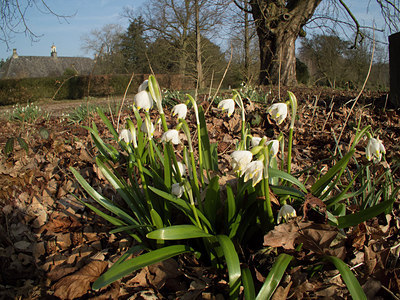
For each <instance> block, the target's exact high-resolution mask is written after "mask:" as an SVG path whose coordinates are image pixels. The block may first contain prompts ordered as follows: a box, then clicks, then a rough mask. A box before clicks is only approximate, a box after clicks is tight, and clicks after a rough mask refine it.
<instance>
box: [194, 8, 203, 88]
mask: <svg viewBox="0 0 400 300" xmlns="http://www.w3.org/2000/svg"><path fill="white" fill-rule="evenodd" d="M194 5H195V21H196V70H197V82H198V87H199V88H200V89H202V88H204V75H203V65H202V62H201V32H200V17H199V10H200V7H199V1H198V0H195V1H194Z"/></svg>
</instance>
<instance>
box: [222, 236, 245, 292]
mask: <svg viewBox="0 0 400 300" xmlns="http://www.w3.org/2000/svg"><path fill="white" fill-rule="evenodd" d="M217 239H218V242H219V244H220V245H221V248H222V252H223V253H224V257H225V261H226V266H227V268H228V275H229V297H230V298H231V299H238V296H239V287H240V276H241V270H240V261H239V256H238V254H237V252H236V249H235V246H234V245H233V243H232V241H231V239H230V238H229V237H227V236H226V235H217Z"/></svg>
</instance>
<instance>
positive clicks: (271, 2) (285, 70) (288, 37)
mask: <svg viewBox="0 0 400 300" xmlns="http://www.w3.org/2000/svg"><path fill="white" fill-rule="evenodd" d="M233 1H234V3H235V4H236V5H237V6H238V7H239V8H240V9H242V10H245V11H248V12H249V13H251V14H252V15H253V19H254V22H255V25H256V28H257V35H258V40H259V48H260V72H259V83H260V84H269V83H273V84H275V83H278V81H279V80H280V81H281V83H283V84H285V85H294V84H296V57H295V42H296V39H297V37H299V36H303V35H305V30H304V26H306V25H307V24H308V23H309V22H311V21H315V22H318V21H321V20H328V22H332V24H331V26H330V27H331V28H333V27H334V26H335V25H337V24H340V25H343V26H347V27H350V28H351V29H354V32H355V39H354V45H356V44H357V43H358V42H359V41H360V39H361V38H362V32H361V29H362V27H361V26H360V24H359V22H358V20H357V19H356V18H355V16H354V14H353V13H352V12H351V10H350V8H349V7H348V6H347V4H346V1H345V0H324V1H322V0H302V1H299V0H286V1H283V0H279V1H278V0H248V4H249V6H250V9H246V8H245V7H244V6H243V5H242V4H241V3H240V1H238V0H233ZM376 1H377V3H378V5H379V6H380V8H381V12H382V15H383V17H384V18H385V20H386V24H387V25H388V27H389V29H390V30H391V31H398V30H399V24H400V22H399V21H400V1H398V0H395V1H390V0H376ZM321 3H324V4H325V7H326V12H327V13H326V14H323V15H315V18H313V17H314V14H315V12H316V9H317V7H318V6H319V5H320V4H321Z"/></svg>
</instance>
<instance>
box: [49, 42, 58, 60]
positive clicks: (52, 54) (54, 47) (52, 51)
mask: <svg viewBox="0 0 400 300" xmlns="http://www.w3.org/2000/svg"><path fill="white" fill-rule="evenodd" d="M50 55H51V57H54V58H57V51H56V46H54V44H53V45H52V46H51V53H50Z"/></svg>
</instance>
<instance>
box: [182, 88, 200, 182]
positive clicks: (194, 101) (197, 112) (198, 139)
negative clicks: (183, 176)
mask: <svg viewBox="0 0 400 300" xmlns="http://www.w3.org/2000/svg"><path fill="white" fill-rule="evenodd" d="M186 97H188V98H189V100H190V102H191V103H192V106H193V110H194V113H195V116H196V123H197V143H198V146H197V147H198V149H199V169H200V181H201V185H202V186H204V175H203V150H202V145H201V134H200V129H201V128H200V120H199V110H198V108H197V103H196V100H194V98H193V97H192V96H191V95H189V94H186Z"/></svg>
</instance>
